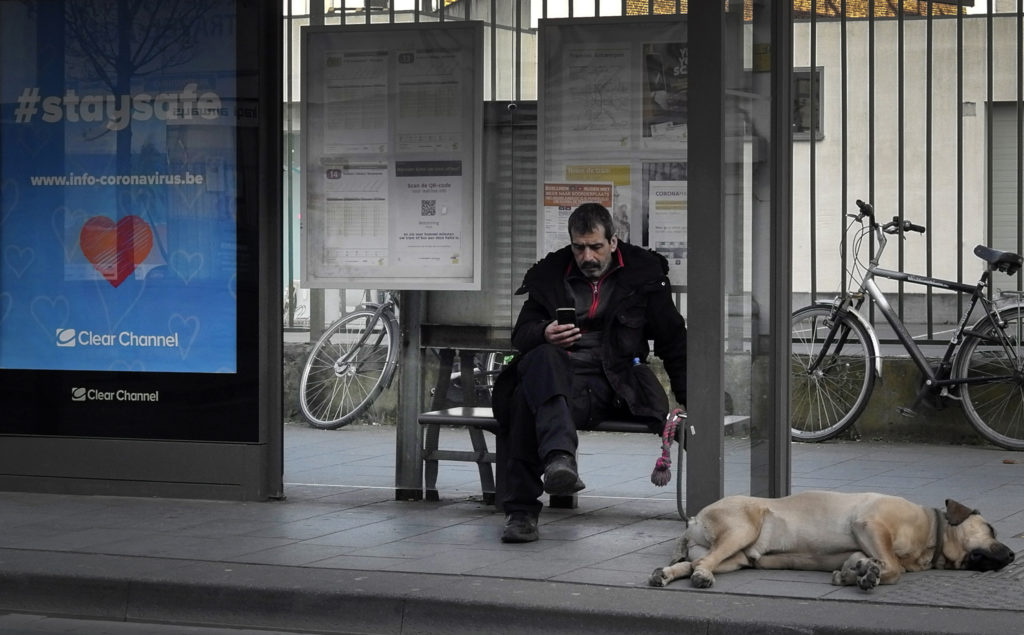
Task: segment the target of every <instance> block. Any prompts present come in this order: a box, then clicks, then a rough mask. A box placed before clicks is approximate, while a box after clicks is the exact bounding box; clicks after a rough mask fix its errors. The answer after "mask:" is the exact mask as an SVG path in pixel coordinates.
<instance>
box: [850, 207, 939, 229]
mask: <svg viewBox="0 0 1024 635" xmlns="http://www.w3.org/2000/svg"><path fill="white" fill-rule="evenodd" d="M857 207H858V208H859V209H860V214H857V215H856V216H854V215H853V214H850V216H853V217H854V218H856V219H857V220H858V221H859V220H862V219H863V218H864V217H865V216H866V217H868V218H870V219H871V227H873V228H879V229H881V230H882V231H883V232H885V233H887V234H900V233H903V232H917V233H919V234H923V233H924V232H925V227H924V225H918V224H916V223H912V222H910V221H908V220H900V217H899V216H893V217H892V222H889V223H886V224H885V225H882V226H881V227H879V225H878V224H877V223H875V208H874V207H872V206H871V203H865V202H864V201H862V200H860V199H857Z"/></svg>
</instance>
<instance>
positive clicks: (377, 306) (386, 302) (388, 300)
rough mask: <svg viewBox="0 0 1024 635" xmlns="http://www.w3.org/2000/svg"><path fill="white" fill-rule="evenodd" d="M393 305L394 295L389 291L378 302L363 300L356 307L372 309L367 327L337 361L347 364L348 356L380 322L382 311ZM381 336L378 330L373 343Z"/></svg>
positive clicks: (386, 310) (382, 335) (378, 342)
mask: <svg viewBox="0 0 1024 635" xmlns="http://www.w3.org/2000/svg"><path fill="white" fill-rule="evenodd" d="M393 306H395V300H394V297H393V296H392V295H391V294H390V293H385V294H384V297H383V298H382V299H381V300H380V301H379V302H363V303H362V304H360V305H359V306H357V307H356V309H357V310H360V309H372V310H373V317H372V318H371V319H370V321H369V322H367V328H366V330H365V331H363V334H362V336H360V338H359V340H357V341H356V343H355V344H354V345H353V346H352V348H351V349H349V351H348V352H347V353H345V355H344V356H343V357H342V358H341V359H339V360H338V363H341V364H347V363H348V362H349V361H351V358H350V356H351V355H354V354H355V353H356V352H357V351H359V350H360V348H361V347H362V345H363V344H365V343H366V340H367V339H369V337H370V333H373V332H374V331H375V329H374V328H373V327H375V326H376V325H377V322H380V320H381V318H382V317H383V316H384V313H386V312H390V311H392V307H393ZM383 337H384V332H383V331H380V332H379V333H378V334H377V341H376V342H374V344H375V345H377V344H380V340H381V338H383Z"/></svg>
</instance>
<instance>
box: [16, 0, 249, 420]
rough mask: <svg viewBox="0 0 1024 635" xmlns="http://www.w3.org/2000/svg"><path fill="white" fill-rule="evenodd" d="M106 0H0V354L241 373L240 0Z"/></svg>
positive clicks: (103, 365) (120, 368) (41, 364)
mask: <svg viewBox="0 0 1024 635" xmlns="http://www.w3.org/2000/svg"><path fill="white" fill-rule="evenodd" d="M113 4H114V5H117V3H113ZM125 4H126V5H127V3H125ZM111 6H112V5H111V3H110V2H103V1H91V0H78V1H75V2H71V1H68V2H34V3H29V2H25V3H22V2H0V25H2V26H0V28H2V37H0V105H2V117H0V255H2V260H0V369H39V370H61V371H70V370H73V371H113V372H131V373H152V372H164V373H235V372H236V370H237V368H238V363H237V359H236V348H237V347H236V331H235V329H236V317H237V309H236V298H237V278H236V273H237V271H236V270H237V267H236V248H237V235H236V234H237V228H236V217H237V210H236V201H237V200H238V194H237V192H236V162H237V157H236V154H237V148H236V135H235V129H236V126H240V125H250V126H251V125H254V124H253V123H252V122H251V121H248V122H247V121H246V120H245V119H246V117H250V118H251V117H252V116H253V115H252V113H251V112H249V111H247V110H246V109H244V108H241V107H240V105H239V103H238V99H237V95H236V81H235V77H236V72H235V71H236V69H235V59H236V57H235V50H236V49H235V47H236V42H235V37H234V36H235V30H234V28H233V27H234V24H235V20H236V14H235V3H234V2H230V1H223V0H203V1H202V2H199V1H195V0H193V1H188V0H183V1H182V2H175V3H160V2H153V3H136V4H133V5H132V7H134V11H131V12H124V11H122V12H121V16H120V19H119V18H118V12H117V11H112V9H111ZM118 6H119V5H118ZM26 25H31V26H29V27H28V28H26ZM229 27H230V28H229ZM43 34H45V37H44V36H43ZM76 389H78V390H81V391H82V394H81V395H79V394H77V393H76V392H75V390H72V391H71V399H73V400H81V401H85V400H86V399H87V398H91V397H89V395H92V396H93V397H95V396H96V395H100V396H101V397H102V395H103V394H105V393H104V392H103V391H93V393H95V394H93V393H89V391H88V390H87V389H86V388H85V387H84V384H83V385H82V386H77V387H76ZM114 394H115V393H113V392H111V395H114ZM125 394H126V395H128V396H129V397H132V396H133V395H136V393H130V394H129V393H125ZM137 396H138V398H139V399H143V398H146V399H150V400H152V398H153V393H145V394H143V393H139V394H138V395H137ZM97 398H100V397H97ZM126 398H128V397H126ZM132 398H134V397H132ZM111 399H114V397H111Z"/></svg>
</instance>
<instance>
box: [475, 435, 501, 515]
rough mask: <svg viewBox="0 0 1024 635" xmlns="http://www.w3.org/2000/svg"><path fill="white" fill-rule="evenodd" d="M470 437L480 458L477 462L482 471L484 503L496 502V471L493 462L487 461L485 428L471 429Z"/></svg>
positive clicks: (481, 486)
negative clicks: (493, 470) (493, 469)
mask: <svg viewBox="0 0 1024 635" xmlns="http://www.w3.org/2000/svg"><path fill="white" fill-rule="evenodd" d="M469 439H470V441H472V442H473V450H474V451H475V452H476V453H477V456H478V457H479V459H478V460H477V462H476V466H477V469H479V471H480V491H481V492H483V497H484V504H486V505H493V504H494V492H495V489H494V472H492V471H491V464H490V463H488V462H487V459H486V456H487V440H486V439H485V438H484V433H483V430H481V429H479V428H470V429H469Z"/></svg>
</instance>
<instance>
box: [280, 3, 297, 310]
mask: <svg viewBox="0 0 1024 635" xmlns="http://www.w3.org/2000/svg"><path fill="white" fill-rule="evenodd" d="M292 20H293V16H292V5H291V3H290V2H289V3H288V13H287V17H286V19H285V20H284V23H283V24H282V26H283V27H285V36H284V37H285V42H286V43H287V46H286V47H285V51H284V52H283V56H284V59H285V67H286V68H287V69H288V71H287V72H286V73H285V83H286V87H285V91H286V93H287V94H286V95H285V102H286V103H287V104H288V110H287V118H286V119H287V120H286V121H285V135H286V136H287V138H288V145H287V150H288V161H287V169H288V186H287V188H286V189H287V190H288V202H287V203H285V206H286V209H287V210H288V227H287V229H285V231H286V232H287V235H288V245H287V257H288V263H287V264H286V269H287V271H288V282H287V288H288V290H287V291H286V293H287V294H288V320H287V324H285V326H286V327H287V328H292V327H294V326H295V302H294V300H295V298H296V296H297V292H296V290H295V269H294V268H293V267H292V262H293V261H294V260H295V235H294V233H293V231H292V226H293V225H294V224H295V204H294V202H293V201H294V200H295V196H294V194H295V170H293V169H292V168H293V162H294V161H295V141H294V136H293V135H294V133H295V130H294V129H293V128H292V119H293V117H292V104H293V103H294V101H295V100H294V99H293V98H292V72H291V70H292V68H293V64H294V61H293V60H292Z"/></svg>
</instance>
